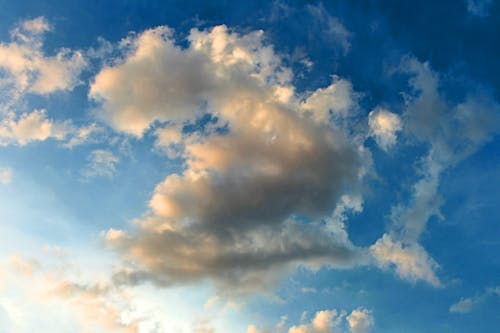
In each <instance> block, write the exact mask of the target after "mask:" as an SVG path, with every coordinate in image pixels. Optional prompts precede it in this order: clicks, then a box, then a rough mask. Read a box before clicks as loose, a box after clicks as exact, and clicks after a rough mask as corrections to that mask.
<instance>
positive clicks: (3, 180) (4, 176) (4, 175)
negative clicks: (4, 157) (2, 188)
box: [0, 168, 12, 185]
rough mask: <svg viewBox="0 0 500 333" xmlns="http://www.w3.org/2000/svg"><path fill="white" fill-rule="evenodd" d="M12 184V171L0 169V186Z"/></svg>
mask: <svg viewBox="0 0 500 333" xmlns="http://www.w3.org/2000/svg"><path fill="white" fill-rule="evenodd" d="M11 182H12V169H10V168H0V184H3V185H7V184H10V183H11Z"/></svg>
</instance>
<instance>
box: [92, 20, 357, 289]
mask: <svg viewBox="0 0 500 333" xmlns="http://www.w3.org/2000/svg"><path fill="white" fill-rule="evenodd" d="M188 41H189V45H188V46H187V47H185V48H182V47H180V46H178V43H176V41H174V40H173V38H172V33H171V31H170V30H169V29H168V28H166V27H159V28H156V29H151V30H147V31H145V32H143V33H142V34H139V35H137V36H136V37H132V38H129V39H128V40H126V43H127V44H128V45H129V46H130V49H129V50H128V51H127V52H126V54H125V57H124V59H122V61H120V62H118V64H117V65H115V66H112V67H106V68H104V69H103V70H102V71H101V72H100V73H98V74H97V76H96V78H95V80H94V83H93V84H92V87H91V91H90V96H91V97H92V98H94V99H95V100H96V101H98V102H99V103H100V105H101V109H99V110H98V111H96V112H101V115H102V117H103V119H104V120H105V121H108V122H109V123H110V124H111V125H112V126H113V127H114V128H115V129H117V130H120V131H123V132H126V133H130V134H133V135H137V136H140V135H142V134H143V132H144V131H145V130H147V129H148V128H149V127H150V126H151V125H152V124H154V123H155V121H161V122H167V121H168V122H169V123H170V124H169V125H168V126H170V127H164V128H160V129H157V130H156V131H155V134H156V136H157V142H156V143H157V145H159V146H167V147H168V146H170V145H171V144H176V143H178V142H182V145H181V148H182V150H181V151H179V152H178V153H179V154H180V156H181V157H182V158H184V160H185V166H186V168H185V169H184V171H183V172H182V173H179V174H172V175H169V176H167V177H166V178H165V180H164V181H163V182H161V183H160V184H158V186H157V187H156V189H155V191H154V194H153V197H152V199H151V201H150V207H151V212H150V216H149V217H147V218H145V219H143V220H142V221H141V223H140V224H139V225H140V228H139V230H137V231H136V232H132V233H126V232H123V233H120V234H119V237H115V236H116V235H118V234H116V233H113V234H111V233H108V237H107V240H108V243H109V244H110V245H111V246H112V247H114V248H115V249H117V250H118V251H119V252H120V253H122V254H123V256H124V258H125V259H126V260H127V261H128V262H132V263H134V265H135V267H132V268H130V267H129V268H125V269H124V270H123V271H122V272H119V273H118V274H117V280H119V281H121V282H126V281H128V283H137V282H138V281H140V280H144V279H150V280H152V281H155V282H157V283H160V284H170V283H177V282H180V281H182V282H187V281H192V280H199V279H202V278H205V277H210V278H212V279H213V280H214V281H215V282H216V284H217V285H218V286H219V287H221V286H225V285H227V284H231V285H232V286H233V287H235V286H238V288H243V289H247V290H252V289H256V288H257V289H258V288H262V286H269V285H270V283H272V282H275V281H276V279H277V278H278V277H279V276H281V273H282V272H284V271H287V270H288V269H290V268H292V267H296V266H297V265H300V264H302V265H306V266H307V265H309V266H311V267H317V266H318V265H321V264H326V265H332V266H350V265H354V264H356V263H359V262H361V261H362V260H361V258H362V257H363V256H362V254H361V252H362V251H361V252H360V250H359V249H356V248H355V247H354V246H353V245H352V244H351V243H350V241H349V240H348V238H347V237H346V234H345V230H343V229H342V228H337V229H335V230H337V231H335V230H330V229H325V228H328V227H326V226H325V225H324V224H322V223H320V220H321V218H323V217H325V216H329V215H330V214H331V213H332V212H333V210H334V208H335V206H336V203H337V201H338V200H339V198H340V196H341V195H342V194H343V192H344V191H346V190H347V188H348V187H349V186H351V185H352V184H355V183H356V182H358V181H359V180H360V175H362V172H361V168H362V165H363V161H362V157H361V155H362V154H363V153H362V151H361V150H360V149H359V148H358V147H356V146H355V145H354V144H353V143H351V142H349V140H348V138H347V135H346V133H345V132H344V131H343V130H342V129H340V128H338V127H335V126H334V125H333V124H331V123H329V122H328V121H323V120H324V119H325V118H324V119H323V120H322V121H320V122H317V121H316V120H315V119H312V118H311V117H310V116H309V114H307V113H304V112H303V108H302V107H300V106H297V104H295V103H294V101H295V100H298V98H297V97H296V96H292V97H290V95H286V94H284V91H287V92H288V94H290V93H291V94H293V91H294V89H293V87H292V86H291V85H290V79H291V72H290V70H289V69H287V68H285V67H283V66H282V65H281V63H282V62H281V58H280V57H279V56H278V55H277V54H275V53H274V51H273V48H272V47H271V46H269V45H266V44H265V42H264V39H263V34H262V32H261V31H255V32H250V33H248V34H243V35H240V34H237V33H235V32H231V31H230V30H229V29H228V28H226V27H225V26H218V27H214V28H212V29H210V30H205V31H199V30H192V31H191V32H190V35H189V36H188ZM280 89H281V90H280ZM279 91H281V93H277V92H279ZM353 94H354V93H353V91H352V86H351V85H350V83H349V82H348V81H346V80H341V79H338V80H336V81H334V83H333V84H332V85H331V86H330V87H328V88H322V89H319V90H318V91H315V92H313V93H311V95H310V97H309V98H306V105H308V106H307V109H308V111H310V114H313V115H315V114H318V115H319V114H320V113H324V114H327V113H328V111H329V110H333V111H334V112H341V113H343V114H347V113H348V112H349V109H350V107H351V106H353V105H354V103H355V102H354V101H353V96H352V95H353ZM285 95H286V96H288V97H286V98H285ZM206 113H211V114H212V115H214V116H216V117H217V119H218V122H217V124H216V125H211V126H214V127H217V126H226V127H227V132H228V133H219V132H218V131H217V130H212V131H209V133H208V134H206V135H199V134H192V135H186V136H185V137H183V136H181V134H180V132H179V130H177V129H176V128H179V126H180V125H181V124H182V123H183V122H185V121H194V120H195V119H196V118H197V117H199V116H200V115H201V114H206ZM294 214H298V215H302V216H306V217H308V218H311V219H313V220H317V222H314V223H309V224H303V223H300V222H299V221H297V220H295V219H294V218H293V215H294ZM318 235H319V236H318ZM360 260H361V261H360ZM270 267H272V268H273V269H269V268H270ZM238 288H223V290H225V291H227V290H231V291H232V292H238V290H237V289H238Z"/></svg>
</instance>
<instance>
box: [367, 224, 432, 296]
mask: <svg viewBox="0 0 500 333" xmlns="http://www.w3.org/2000/svg"><path fill="white" fill-rule="evenodd" d="M370 250H371V252H372V254H373V256H374V257H375V259H376V261H377V264H378V265H379V266H380V267H381V268H384V269H388V268H391V267H394V268H395V271H396V273H397V274H398V275H399V276H400V277H401V278H403V279H406V280H409V281H412V282H416V281H418V280H423V281H426V282H428V283H430V284H431V285H433V286H435V287H440V286H441V282H440V280H439V278H438V277H437V276H436V274H435V270H436V269H437V268H438V267H439V265H438V264H437V263H436V262H435V261H434V260H433V259H432V258H431V257H429V255H428V254H427V252H426V251H425V250H424V248H423V247H422V246H421V245H420V244H418V243H416V242H412V243H403V242H400V241H395V240H393V239H392V237H391V236H390V235H388V234H384V236H382V238H380V239H379V240H377V242H376V243H375V244H374V245H372V246H371V247H370Z"/></svg>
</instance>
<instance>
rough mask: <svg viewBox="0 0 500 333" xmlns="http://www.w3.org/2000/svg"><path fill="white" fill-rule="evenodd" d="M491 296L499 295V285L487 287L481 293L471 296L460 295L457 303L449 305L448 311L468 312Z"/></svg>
mask: <svg viewBox="0 0 500 333" xmlns="http://www.w3.org/2000/svg"><path fill="white" fill-rule="evenodd" d="M491 296H497V297H500V287H495V288H487V289H486V290H485V291H484V292H483V293H481V294H479V295H476V296H473V297H467V298H463V297H462V298H460V300H459V301H458V302H457V303H455V304H452V305H451V306H450V312H451V313H469V312H471V311H472V310H473V309H474V307H476V306H478V305H479V304H481V303H484V302H486V300H487V299H488V298H489V297H491Z"/></svg>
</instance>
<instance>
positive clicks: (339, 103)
mask: <svg viewBox="0 0 500 333" xmlns="http://www.w3.org/2000/svg"><path fill="white" fill-rule="evenodd" d="M357 97H358V96H357V94H356V93H355V92H354V89H353V87H352V84H351V82H349V81H348V80H345V79H341V78H338V77H334V78H333V82H332V84H330V85H329V86H328V87H326V88H319V89H317V90H316V91H314V92H313V93H312V94H311V95H310V96H308V97H307V99H306V100H305V101H304V102H303V103H302V105H301V107H302V108H303V109H304V111H305V112H306V113H310V115H311V117H312V118H313V119H314V120H315V121H317V122H328V121H329V119H330V117H334V118H342V117H347V116H352V115H353V109H354V108H355V106H356V102H357Z"/></svg>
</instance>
